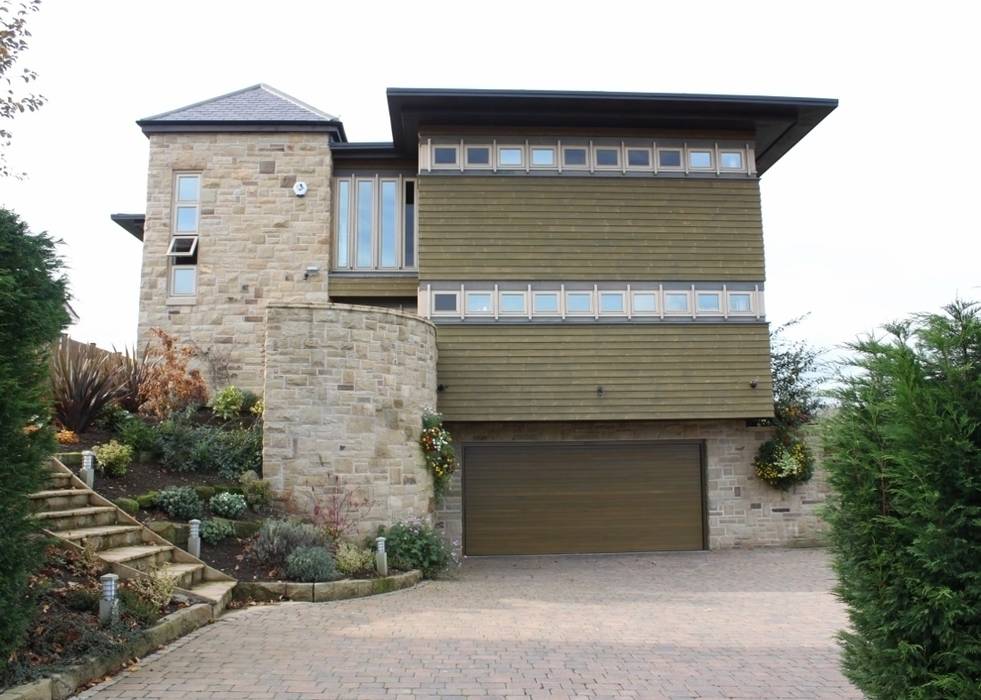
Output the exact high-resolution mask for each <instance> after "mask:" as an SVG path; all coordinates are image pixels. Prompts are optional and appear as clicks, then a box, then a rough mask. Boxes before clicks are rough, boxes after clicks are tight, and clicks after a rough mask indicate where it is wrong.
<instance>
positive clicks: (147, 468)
mask: <svg viewBox="0 0 981 700" xmlns="http://www.w3.org/2000/svg"><path fill="white" fill-rule="evenodd" d="M88 436H89V433H86V434H85V435H81V436H79V439H82V438H87V437H88ZM110 439H112V436H111V435H105V436H104V437H102V438H100V439H99V440H97V441H95V442H94V443H93V445H96V444H101V443H104V442H108V441H109V440H110ZM71 448H72V449H71V450H64V451H63V452H68V453H69V454H71V453H72V452H78V451H80V450H81V449H89V447H84V448H77V446H75V445H72V446H71ZM76 448H77V449H76ZM55 456H58V455H55ZM66 466H68V468H69V469H71V470H72V471H73V472H74V473H75V475H76V476H77V475H78V472H79V470H80V469H81V465H80V464H77V463H75V460H74V459H69V460H68V463H67V464H66ZM217 485H227V480H225V479H222V478H221V477H220V476H219V475H218V474H206V473H201V472H175V471H168V470H167V469H165V468H164V467H163V465H161V464H159V463H157V462H153V461H149V462H140V461H135V462H133V464H131V465H130V467H129V471H127V472H126V474H124V475H123V476H113V477H111V476H105V475H103V474H96V475H95V490H96V491H98V492H99V493H100V494H102V495H103V496H105V497H106V498H108V499H109V500H116V499H117V498H136V497H137V496H141V495H143V494H145V493H148V492H150V491H160V490H162V489H165V488H167V487H169V486H217Z"/></svg>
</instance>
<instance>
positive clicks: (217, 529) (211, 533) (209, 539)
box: [201, 518, 235, 544]
mask: <svg viewBox="0 0 981 700" xmlns="http://www.w3.org/2000/svg"><path fill="white" fill-rule="evenodd" d="M234 534H235V526H234V525H232V524H231V523H230V522H228V521H227V520H222V519H221V518H212V519H211V520H205V521H204V522H203V523H201V539H202V540H204V541H205V542H206V543H207V544H218V543H219V542H221V541H222V540H224V539H226V538H228V537H231V536H232V535H234Z"/></svg>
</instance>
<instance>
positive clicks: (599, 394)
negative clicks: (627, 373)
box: [596, 386, 606, 399]
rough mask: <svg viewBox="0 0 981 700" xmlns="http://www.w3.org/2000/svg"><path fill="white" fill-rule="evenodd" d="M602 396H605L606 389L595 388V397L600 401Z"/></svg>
mask: <svg viewBox="0 0 981 700" xmlns="http://www.w3.org/2000/svg"><path fill="white" fill-rule="evenodd" d="M604 396H606V389H604V388H603V387H601V386H598V387H596V397H597V398H600V399H601V398H603V397H604Z"/></svg>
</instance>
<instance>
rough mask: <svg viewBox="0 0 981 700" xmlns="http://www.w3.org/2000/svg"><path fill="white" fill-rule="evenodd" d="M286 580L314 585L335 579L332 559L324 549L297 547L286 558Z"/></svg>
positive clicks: (335, 573) (335, 571) (335, 570)
mask: <svg viewBox="0 0 981 700" xmlns="http://www.w3.org/2000/svg"><path fill="white" fill-rule="evenodd" d="M286 578H288V579H289V580H290V581H299V582H300V583H316V582H317V581H330V580H331V579H334V578H337V569H336V568H335V567H334V558H333V557H331V556H330V552H328V551H327V548H326V547H297V548H296V549H294V550H293V551H292V552H290V554H289V556H288V557H286Z"/></svg>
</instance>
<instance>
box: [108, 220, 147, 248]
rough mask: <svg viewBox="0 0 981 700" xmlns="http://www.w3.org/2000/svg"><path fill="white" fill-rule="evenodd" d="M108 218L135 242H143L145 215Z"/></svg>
mask: <svg viewBox="0 0 981 700" xmlns="http://www.w3.org/2000/svg"><path fill="white" fill-rule="evenodd" d="M109 218H110V219H112V220H113V221H115V222H116V223H117V224H119V225H120V226H122V227H123V228H124V229H126V231H127V232H128V233H130V234H132V235H133V236H134V237H135V238H136V239H137V240H139V241H142V240H143V226H144V225H145V224H146V214H110V215H109Z"/></svg>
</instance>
